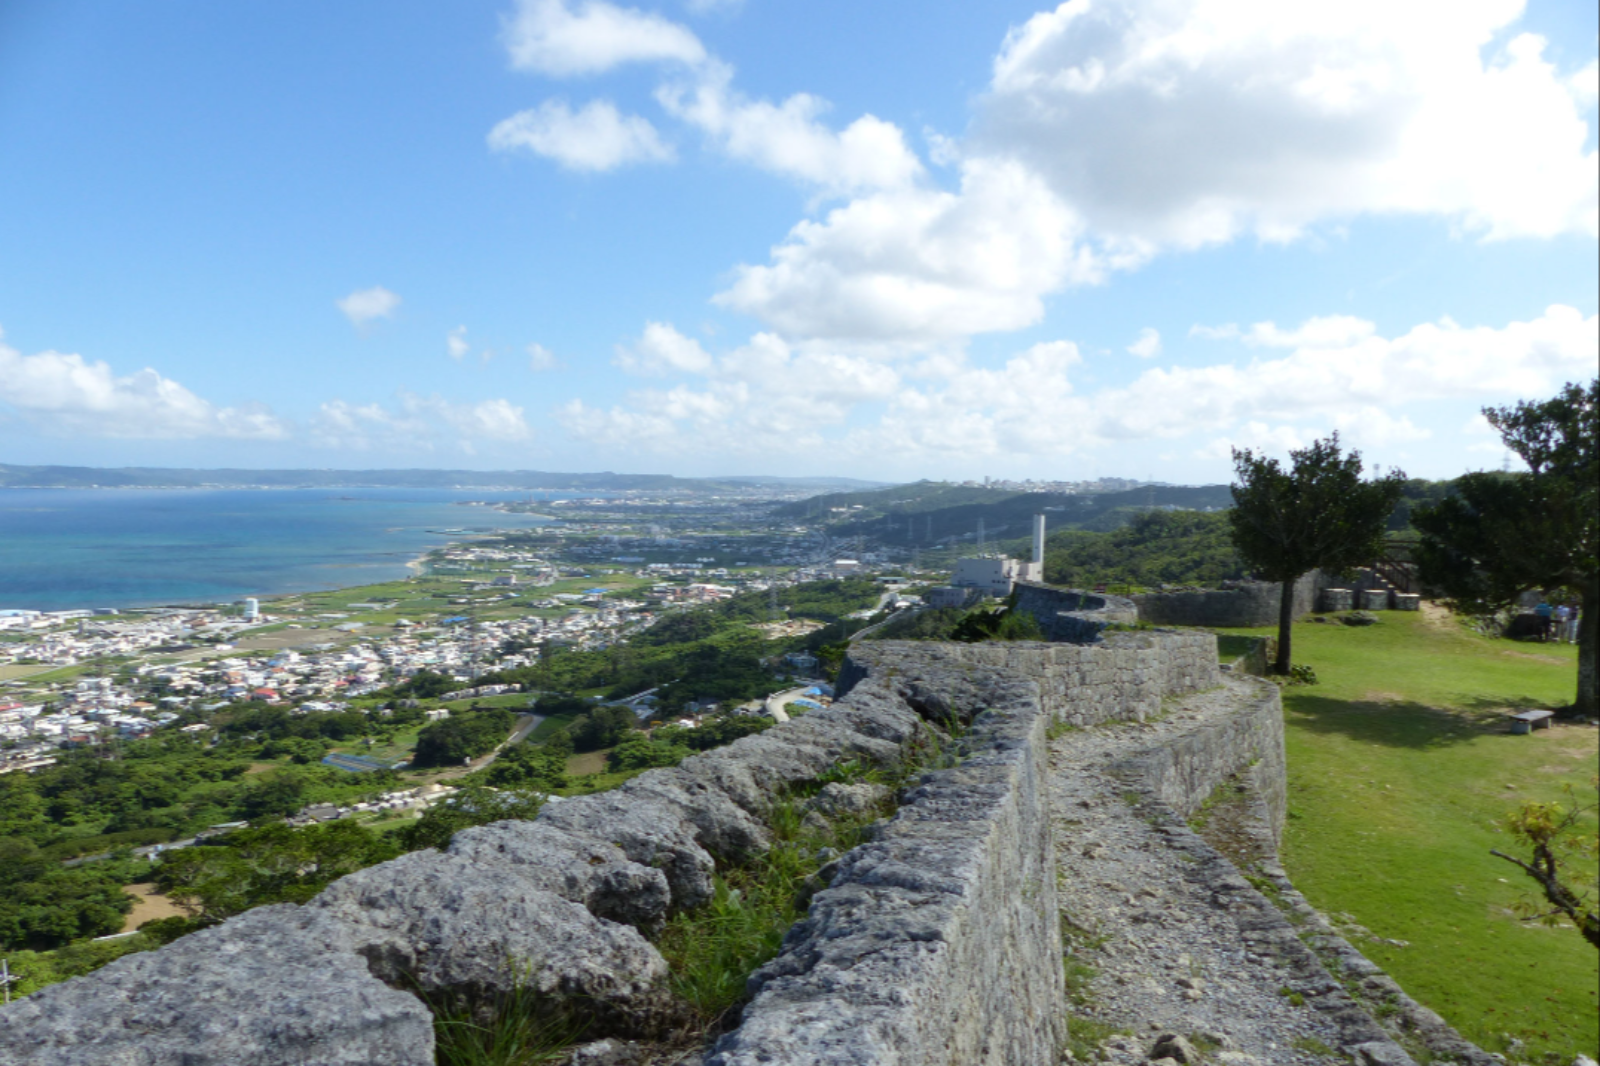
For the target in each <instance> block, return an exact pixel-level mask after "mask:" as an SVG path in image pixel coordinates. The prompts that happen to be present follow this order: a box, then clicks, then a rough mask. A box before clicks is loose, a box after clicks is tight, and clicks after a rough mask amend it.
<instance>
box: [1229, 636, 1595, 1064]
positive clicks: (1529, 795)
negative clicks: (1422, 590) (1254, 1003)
mask: <svg viewBox="0 0 1600 1066" xmlns="http://www.w3.org/2000/svg"><path fill="white" fill-rule="evenodd" d="M1381 619H1382V621H1381V622H1380V623H1379V624H1377V625H1372V626H1366V627H1359V628H1352V627H1346V626H1339V625H1316V624H1313V623H1310V622H1309V621H1307V622H1301V623H1298V624H1296V626H1295V630H1296V632H1295V639H1296V644H1297V647H1298V649H1299V652H1298V658H1299V660H1300V661H1302V662H1305V663H1307V664H1310V665H1311V666H1312V667H1313V668H1314V669H1315V671H1316V675H1317V677H1318V678H1319V680H1320V683H1319V684H1317V685H1314V686H1296V687H1292V688H1288V689H1286V690H1285V691H1284V707H1285V717H1286V724H1287V728H1288V732H1287V747H1288V754H1289V789H1290V792H1289V802H1290V809H1289V823H1288V828H1287V830H1286V832H1285V838H1284V848H1283V858H1284V864H1285V866H1286V867H1287V868H1288V870H1289V872H1290V874H1291V875H1292V876H1293V878H1294V881H1295V884H1296V886H1297V887H1298V888H1300V890H1301V891H1303V892H1304V893H1305V894H1306V896H1307V897H1308V898H1309V899H1310V900H1311V902H1312V903H1313V904H1314V905H1316V906H1317V907H1318V908H1319V909H1321V910H1322V911H1323V912H1324V913H1328V914H1339V913H1347V914H1350V915H1353V916H1354V917H1355V919H1356V920H1357V921H1358V922H1359V923H1360V924H1361V925H1362V926H1364V927H1365V928H1366V929H1368V930H1371V931H1372V933H1373V934H1375V935H1376V936H1377V937H1380V938H1385V939H1382V940H1369V939H1364V938H1361V937H1359V936H1358V938H1357V940H1356V946H1357V947H1359V948H1360V949H1361V950H1362V951H1363V952H1365V953H1366V954H1368V955H1369V956H1371V958H1372V959H1373V961H1374V962H1376V963H1378V964H1379V965H1380V966H1382V967H1384V969H1386V970H1388V971H1389V972H1390V973H1391V974H1393V975H1394V977H1395V979H1396V980H1398V981H1399V982H1400V984H1401V985H1402V986H1403V987H1404V988H1405V989H1406V991H1407V992H1409V993H1411V995H1413V996H1415V997H1416V998H1417V999H1419V1000H1421V1001H1422V1002H1423V1003H1425V1004H1427V1005H1428V1006H1430V1007H1432V1008H1433V1009H1434V1010H1436V1011H1438V1012H1439V1013H1441V1014H1443V1015H1444V1016H1445V1017H1446V1018H1447V1019H1448V1020H1449V1021H1450V1023H1451V1024H1452V1025H1454V1026H1455V1027H1456V1028H1458V1029H1459V1030H1460V1031H1461V1032H1462V1034H1463V1035H1464V1036H1466V1037H1467V1038H1468V1039H1470V1040H1473V1041H1475V1042H1477V1043H1479V1044H1480V1045H1482V1046H1483V1047H1485V1048H1486V1049H1488V1050H1491V1051H1504V1050H1507V1044H1506V1037H1507V1034H1509V1036H1510V1037H1513V1038H1516V1039H1518V1040H1522V1041H1525V1042H1526V1045H1527V1049H1526V1051H1524V1052H1522V1053H1520V1054H1519V1055H1518V1058H1519V1060H1521V1061H1527V1062H1537V1061H1541V1056H1543V1055H1546V1054H1548V1055H1551V1056H1553V1057H1554V1059H1553V1060H1554V1061H1561V1062H1570V1061H1571V1060H1572V1057H1573V1055H1574V1054H1575V1053H1577V1052H1583V1053H1585V1054H1589V1055H1593V1054H1594V1052H1595V1047H1596V1044H1597V1043H1600V1015H1597V1012H1596V987H1595V953H1594V949H1593V948H1592V947H1590V946H1589V945H1588V944H1587V943H1586V942H1585V941H1584V940H1583V938H1582V937H1581V936H1580V935H1579V934H1578V932H1577V931H1576V930H1575V929H1573V928H1571V927H1570V926H1567V927H1564V928H1549V927H1546V926H1542V925H1539V924H1537V923H1532V922H1526V921H1523V920H1522V919H1521V916H1520V915H1519V914H1518V913H1517V911H1516V907H1517V904H1518V903H1519V902H1523V901H1528V900H1532V901H1534V902H1538V900H1537V892H1536V890H1535V886H1534V884H1533V882H1532V881H1531V880H1529V879H1527V878H1525V877H1523V876H1522V875H1520V874H1519V873H1518V872H1517V871H1516V869H1515V868H1513V867H1511V866H1509V865H1508V864H1506V863H1504V862H1502V861H1501V860H1499V859H1496V858H1494V857H1493V856H1491V855H1490V854H1489V850H1490V849H1491V848H1499V849H1501V850H1503V851H1512V850H1514V849H1515V848H1516V843H1515V841H1514V840H1513V839H1512V837H1511V836H1510V834H1509V833H1507V832H1506V831H1505V830H1504V819H1505V818H1506V816H1507V815H1508V814H1509V813H1510V812H1511V811H1512V810H1513V809H1514V808H1515V807H1517V806H1518V805H1519V804H1520V803H1521V802H1522V801H1524V800H1538V801H1543V802H1566V801H1567V797H1565V796H1564V795H1563V793H1562V786H1563V785H1565V784H1571V785H1573V786H1575V787H1576V788H1577V789H1579V790H1580V791H1581V790H1583V789H1585V788H1587V787H1588V785H1589V779H1590V777H1591V775H1593V774H1594V767H1595V758H1596V749H1597V744H1596V732H1595V730H1594V728H1593V727H1586V726H1577V725H1571V726H1557V727H1556V728H1554V729H1550V730H1540V731H1538V732H1535V733H1533V734H1531V735H1528V736H1512V735H1510V733H1509V732H1508V730H1507V728H1506V725H1505V721H1504V718H1503V714H1504V712H1505V711H1506V710H1507V709H1513V708H1527V707H1551V708H1553V707H1558V706H1560V705H1562V704H1563V703H1565V702H1566V701H1567V699H1568V698H1569V697H1570V692H1571V683H1572V682H1571V678H1572V669H1573V663H1574V660H1575V658H1576V654H1577V649H1576V648H1575V647H1573V646H1572V645H1558V644H1536V645H1530V644H1521V643H1517V642H1513V641H1507V640H1498V639H1489V638H1486V637H1482V636H1479V635H1478V634H1476V633H1474V632H1472V631H1471V630H1469V629H1467V628H1466V627H1464V626H1462V625H1460V624H1458V623H1457V622H1455V621H1454V620H1453V619H1448V618H1442V617H1440V616H1438V615H1434V614H1420V615H1419V614H1407V613H1400V612H1385V613H1384V614H1383V615H1381ZM1242 632H1249V633H1252V634H1255V635H1264V636H1269V635H1271V632H1270V630H1265V629H1262V630H1250V631H1242ZM1585 831H1586V832H1587V833H1588V834H1589V835H1591V836H1593V835H1594V833H1595V832H1596V825H1595V821H1594V819H1593V817H1592V815H1591V816H1590V817H1589V818H1588V819H1587V821H1586V825H1585ZM1572 873H1573V876H1572V880H1573V881H1574V882H1577V883H1587V884H1588V885H1590V886H1592V885H1593V884H1594V883H1595V880H1596V870H1595V868H1594V865H1593V862H1592V861H1589V862H1587V863H1585V864H1583V865H1580V866H1578V867H1576V868H1575V869H1574V870H1573V871H1572ZM1542 909H1544V910H1548V909H1549V908H1548V907H1546V908H1542ZM1396 940H1399V941H1405V942H1407V943H1408V944H1409V946H1408V947H1400V946H1397V945H1396V944H1394V943H1393V941H1396Z"/></svg>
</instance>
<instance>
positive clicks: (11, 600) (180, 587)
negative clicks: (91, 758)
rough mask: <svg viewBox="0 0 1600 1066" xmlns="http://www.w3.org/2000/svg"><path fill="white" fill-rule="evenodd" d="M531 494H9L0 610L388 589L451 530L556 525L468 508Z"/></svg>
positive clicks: (3, 504) (2, 525) (0, 525)
mask: <svg viewBox="0 0 1600 1066" xmlns="http://www.w3.org/2000/svg"><path fill="white" fill-rule="evenodd" d="M529 495H530V494H529V493H526V492H499V493H497V492H487V491H484V490H481V489H462V490H433V489H260V490H251V489H173V490H164V489H148V490H147V489H0V610H4V609H7V608H31V609H33V610H40V611H53V610H64V609H68V608H81V607H143V606H153V605H160V604H209V603H220V602H231V601H235V600H238V599H240V598H241V597H245V596H268V595H272V594H275V593H285V592H306V591H311V590H315V589H329V588H343V587H346V586H349V585H363V584H369V583H372V582H376V581H390V580H394V579H396V578H401V577H404V576H405V575H406V574H407V573H408V571H407V569H406V563H407V562H409V561H410V560H412V559H415V558H416V557H417V556H418V555H421V554H422V553H423V552H425V551H427V550H428V549H430V548H436V547H439V546H440V545H443V544H447V543H449V542H450V541H452V540H462V539H466V538H465V537H464V536H463V535H462V534H459V533H456V534H452V533H451V532H449V531H451V530H487V529H493V528H500V529H522V528H527V527H530V526H535V525H541V524H544V523H545V522H547V521H548V519H543V518H539V517H537V516H534V515H516V514H507V513H505V512H502V511H496V510H494V509H492V508H489V507H469V506H462V505H461V504H460V503H459V502H458V501H462V500H485V501H490V502H502V501H513V500H526V499H528V498H529ZM564 495H565V494H561V493H554V494H552V493H538V494H535V498H537V499H540V500H544V499H560V498H562V497H563V496H564ZM584 495H589V496H592V495H594V494H593V493H586V494H584Z"/></svg>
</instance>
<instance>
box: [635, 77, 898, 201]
mask: <svg viewBox="0 0 1600 1066" xmlns="http://www.w3.org/2000/svg"><path fill="white" fill-rule="evenodd" d="M732 82H733V68H732V67H730V66H728V65H726V64H724V63H713V64H711V65H709V66H708V67H707V68H706V69H705V70H703V71H701V72H699V76H698V78H697V79H695V80H693V81H690V82H684V83H674V84H669V85H664V86H662V87H661V88H660V89H658V90H657V92H656V99H657V100H658V101H659V102H660V104H661V106H662V107H663V108H665V109H666V111H667V113H668V114H670V115H672V116H673V117H674V118H677V119H680V120H681V121H683V122H687V123H689V124H690V125H691V126H694V127H696V128H697V129H699V130H700V131H701V132H703V133H704V134H705V135H706V136H707V138H708V139H709V141H710V143H711V144H712V145H713V146H714V147H716V148H718V149H719V150H721V151H722V152H724V153H725V154H727V155H729V156H732V157H733V158H734V159H738V160H741V161H743V162H746V163H750V164H753V165H754V166H758V167H760V168H762V169H763V170H770V171H772V172H773V173H776V174H782V175H785V176H787V177H792V178H796V179H798V180H800V181H802V182H805V183H807V184H809V185H813V186H816V187H817V188H819V189H821V190H823V191H824V192H827V193H830V194H835V195H843V194H849V193H858V192H865V191H870V190H874V189H886V188H896V187H899V186H904V185H909V184H911V183H912V182H914V181H915V180H916V179H917V178H919V177H921V176H922V174H923V167H922V163H921V161H920V160H918V159H917V157H916V154H915V153H913V152H912V151H911V149H910V148H909V147H907V145H906V138H905V134H904V133H902V132H901V130H900V127H898V126H896V125H894V123H892V122H885V121H883V120H882V119H880V118H877V117H875V116H873V115H863V116H861V117H860V118H858V119H856V120H855V121H854V122H852V123H851V124H850V125H848V126H846V127H845V128H844V129H843V130H842V131H840V132H838V133H835V132H834V131H833V130H831V129H829V128H828V127H826V126H824V125H823V124H822V123H821V122H819V121H817V119H818V116H820V115H821V114H823V113H824V112H826V111H827V110H828V106H829V105H828V103H827V101H825V100H823V99H821V98H819V97H816V96H812V95H811V94H809V93H796V94H795V95H793V96H791V97H789V98H788V99H787V100H785V101H783V103H781V104H773V103H769V102H768V101H766V100H749V99H746V98H745V97H744V96H743V95H742V94H740V93H739V92H737V91H736V90H734V89H733V88H732Z"/></svg>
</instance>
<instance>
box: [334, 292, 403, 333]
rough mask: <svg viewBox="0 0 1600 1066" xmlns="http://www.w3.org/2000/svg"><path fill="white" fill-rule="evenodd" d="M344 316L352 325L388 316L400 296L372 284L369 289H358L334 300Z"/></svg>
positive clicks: (393, 311) (396, 304)
mask: <svg viewBox="0 0 1600 1066" xmlns="http://www.w3.org/2000/svg"><path fill="white" fill-rule="evenodd" d="M334 302H335V304H336V305H337V306H338V308H339V310H340V311H343V312H344V317H346V318H348V319H349V320H350V324H351V325H353V326H364V325H366V324H367V323H368V322H372V321H374V320H376V319H380V318H388V317H389V316H390V315H392V314H394V313H395V311H396V310H397V309H398V308H399V306H400V297H398V296H396V295H395V294H394V293H392V292H390V291H389V290H388V289H386V288H384V287H383V286H382V285H374V286H373V287H372V288H370V289H358V290H356V291H355V292H353V293H351V294H350V295H349V296H346V297H345V298H344V299H342V300H336V301H334Z"/></svg>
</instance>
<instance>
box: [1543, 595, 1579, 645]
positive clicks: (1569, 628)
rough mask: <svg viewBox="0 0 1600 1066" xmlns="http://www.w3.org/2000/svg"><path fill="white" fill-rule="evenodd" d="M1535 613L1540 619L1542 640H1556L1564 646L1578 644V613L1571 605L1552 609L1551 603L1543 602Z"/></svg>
mask: <svg viewBox="0 0 1600 1066" xmlns="http://www.w3.org/2000/svg"><path fill="white" fill-rule="evenodd" d="M1533 613H1534V614H1535V615H1537V616H1538V618H1539V639H1540V640H1544V641H1548V640H1550V639H1552V638H1554V639H1555V640H1556V641H1558V642H1560V643H1562V644H1576V643H1577V642H1578V612H1577V610H1576V609H1575V608H1574V607H1573V606H1572V605H1571V604H1568V603H1558V604H1556V605H1555V606H1553V607H1552V606H1551V605H1550V603H1549V602H1547V601H1543V600H1541V601H1540V603H1539V606H1537V607H1535V608H1534V609H1533Z"/></svg>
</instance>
